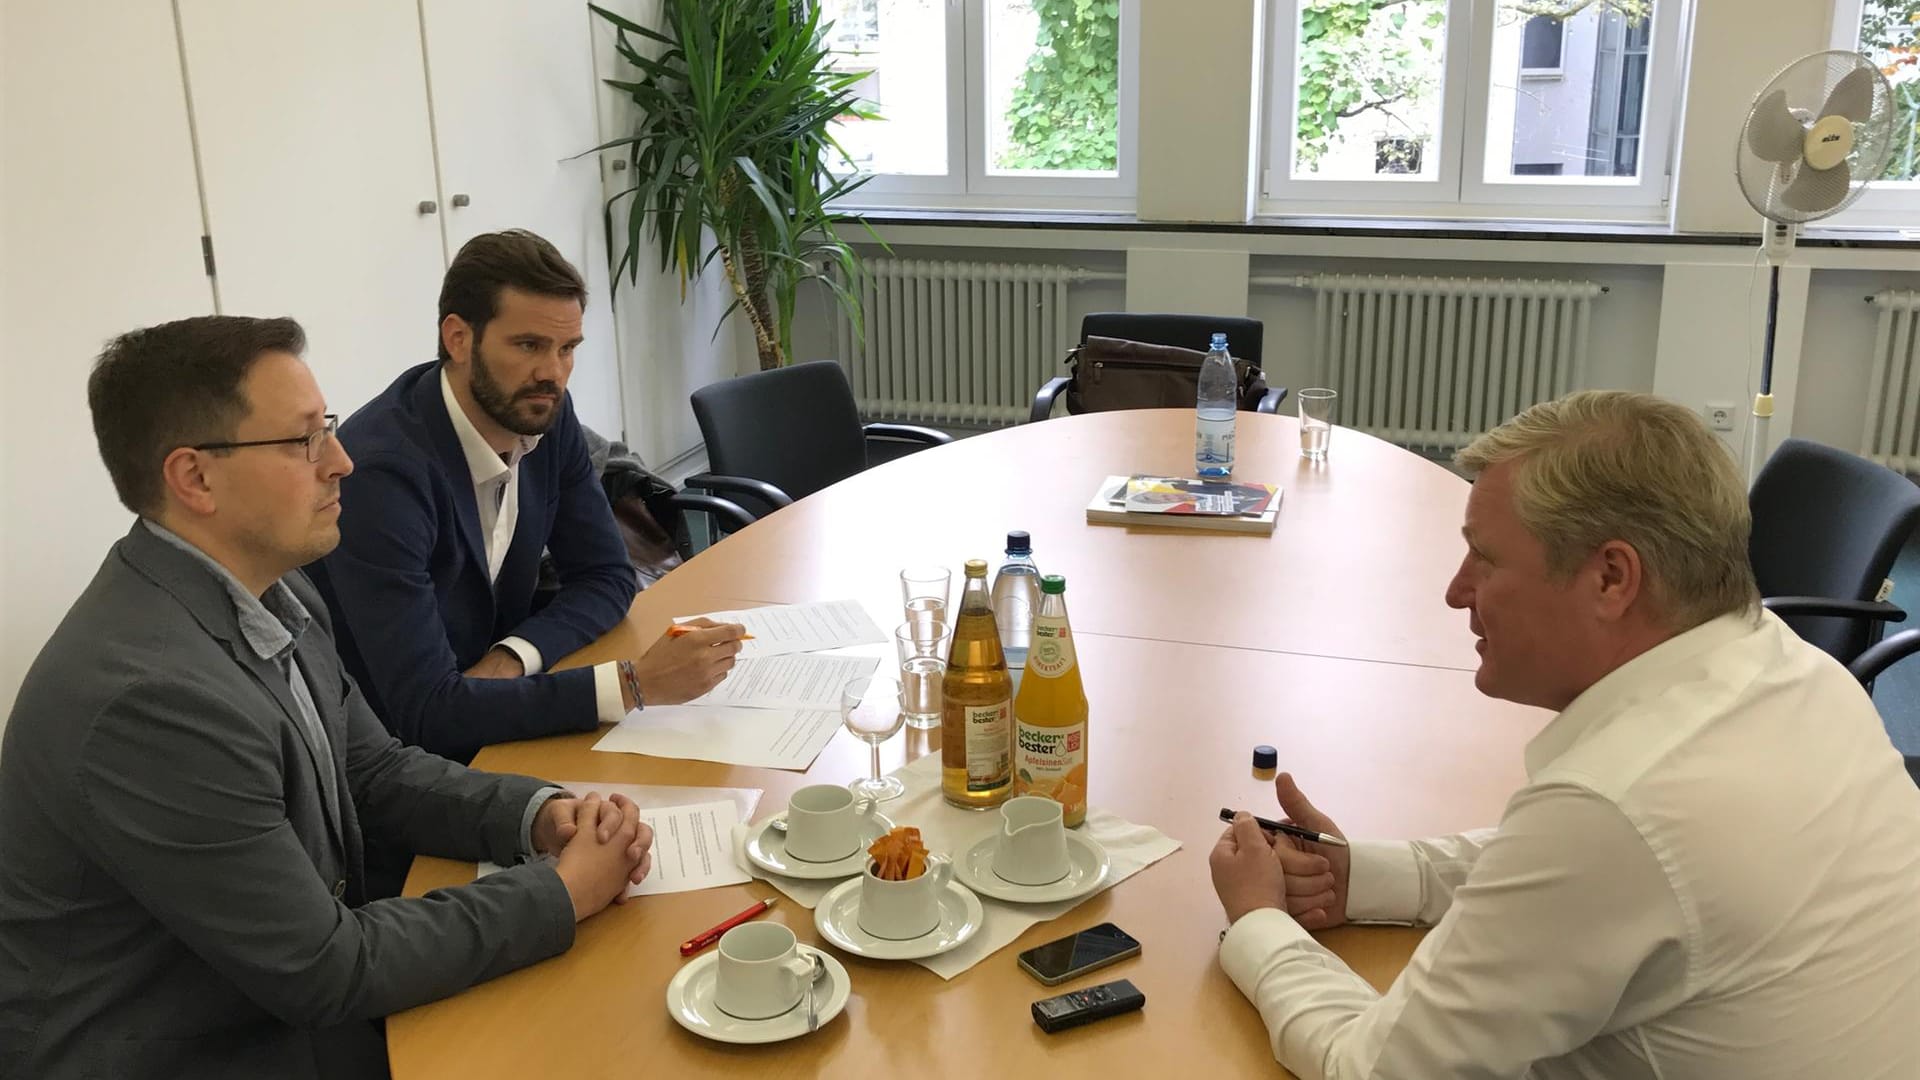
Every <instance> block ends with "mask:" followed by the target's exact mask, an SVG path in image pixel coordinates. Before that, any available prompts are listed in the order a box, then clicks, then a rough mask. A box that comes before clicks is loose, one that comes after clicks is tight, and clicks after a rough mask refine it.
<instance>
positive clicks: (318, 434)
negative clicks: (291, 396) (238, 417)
mask: <svg viewBox="0 0 1920 1080" xmlns="http://www.w3.org/2000/svg"><path fill="white" fill-rule="evenodd" d="M326 421H327V423H326V426H325V427H323V428H321V429H320V430H318V431H310V432H308V433H307V434H305V435H295V436H293V437H292V438H290V439H249V440H247V441H246V442H210V443H201V444H200V445H199V446H189V447H188V448H187V449H189V450H239V449H241V448H243V447H248V446H292V445H294V444H295V443H304V444H305V445H306V448H307V460H308V461H310V462H313V463H315V464H318V463H319V461H320V452H321V451H322V450H323V449H325V448H326V445H327V440H328V439H335V438H339V436H340V417H339V416H338V415H337V414H335V413H328V414H327V415H326Z"/></svg>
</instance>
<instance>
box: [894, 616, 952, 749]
mask: <svg viewBox="0 0 1920 1080" xmlns="http://www.w3.org/2000/svg"><path fill="white" fill-rule="evenodd" d="M893 646H894V650H895V651H896V652H898V653H899V654H900V686H901V697H900V707H901V709H902V710H904V711H905V712H906V714H907V726H908V727H910V728H918V729H920V730H922V731H924V730H926V729H927V728H934V727H939V726H940V707H941V704H942V702H943V701H944V700H945V699H943V698H942V697H941V695H940V684H941V682H942V681H943V680H944V679H945V678H946V676H947V654H948V652H949V650H951V649H952V647H953V631H952V630H950V629H948V627H947V624H945V623H942V622H936V623H913V622H905V623H901V624H900V625H899V626H898V627H896V628H895V629H894V631H893Z"/></svg>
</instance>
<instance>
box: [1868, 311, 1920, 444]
mask: <svg viewBox="0 0 1920 1080" xmlns="http://www.w3.org/2000/svg"><path fill="white" fill-rule="evenodd" d="M1867 299H1868V300H1870V301H1871V302H1872V303H1873V305H1874V306H1875V307H1877V308H1879V309H1880V331H1879V333H1878V334H1877V335H1876V336H1875V339H1874V343H1873V375H1872V378H1871V380H1870V381H1869V382H1868V383H1867V422H1866V425H1865V427H1864V429H1863V430H1864V431H1865V432H1866V440H1865V443H1864V444H1863V445H1862V446H1861V448H1860V454H1861V456H1863V457H1868V458H1872V459H1873V460H1874V461H1877V462H1879V463H1881V464H1882V465H1885V466H1887V467H1888V468H1890V469H1893V470H1894V471H1896V472H1904V473H1920V292H1916V291H1914V290H1912V289H1894V290H1888V291H1887V292H1881V293H1875V294H1874V295H1872V296H1870V297H1868V298H1867Z"/></svg>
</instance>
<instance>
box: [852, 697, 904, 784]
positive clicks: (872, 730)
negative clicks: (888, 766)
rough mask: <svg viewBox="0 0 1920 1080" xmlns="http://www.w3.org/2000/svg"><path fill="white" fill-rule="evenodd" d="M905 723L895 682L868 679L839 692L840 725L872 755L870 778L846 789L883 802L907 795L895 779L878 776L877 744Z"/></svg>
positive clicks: (878, 749)
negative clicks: (844, 726) (865, 745)
mask: <svg viewBox="0 0 1920 1080" xmlns="http://www.w3.org/2000/svg"><path fill="white" fill-rule="evenodd" d="M905 719H906V714H905V713H904V712H903V711H902V710H901V708H900V682H899V680H897V679H890V678H888V677H886V676H884V675H869V676H867V677H866V678H863V679H854V680H852V681H851V682H849V683H847V684H846V685H845V686H844V687H842V688H841V689H840V722H841V723H843V724H845V725H846V726H847V730H848V731H851V732H853V733H854V735H856V736H858V737H859V738H860V739H861V740H862V741H864V742H865V743H866V744H867V748H868V749H869V750H871V751H872V752H873V771H872V775H871V776H868V777H866V778H864V779H860V780H855V781H854V782H853V783H851V784H848V785H847V787H848V788H850V789H852V791H853V793H854V794H855V795H858V796H862V797H865V798H868V799H872V800H873V801H874V802H885V801H886V800H888V799H897V798H899V797H900V796H902V795H905V794H906V793H907V786H906V785H905V784H902V783H901V782H900V779H899V778H898V777H894V776H881V775H880V744H881V743H883V742H886V741H887V740H888V739H891V738H893V736H894V735H895V734H896V733H898V732H899V730H900V724H901V721H903V720H905Z"/></svg>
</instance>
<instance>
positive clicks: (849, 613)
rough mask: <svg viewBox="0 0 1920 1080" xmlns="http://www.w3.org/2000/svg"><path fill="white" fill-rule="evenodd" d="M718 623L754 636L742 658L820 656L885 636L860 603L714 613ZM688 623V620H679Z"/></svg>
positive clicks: (742, 647)
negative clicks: (789, 654) (807, 654)
mask: <svg viewBox="0 0 1920 1080" xmlns="http://www.w3.org/2000/svg"><path fill="white" fill-rule="evenodd" d="M689 618H708V619H712V620H713V621H714V622H731V623H739V624H741V625H742V626H745V627H746V628H747V633H749V634H752V635H753V640H752V641H743V642H741V643H740V656H741V657H742V658H743V659H744V658H746V657H750V656H784V655H786V654H788V653H804V652H820V651H822V650H825V649H838V648H841V647H843V646H847V645H884V644H886V643H887V635H886V634H884V633H882V632H881V630H880V627H879V626H877V625H876V624H875V623H874V621H873V618H872V616H870V615H868V614H867V611H866V609H865V608H863V607H861V606H860V601H858V600H829V601H823V602H821V603H814V604H773V605H770V606H768V607H757V608H746V609H744V610H741V611H711V612H708V613H707V614H706V615H705V616H698V615H695V616H689ZM676 621H678V622H686V621H687V620H686V619H679V620H676Z"/></svg>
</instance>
